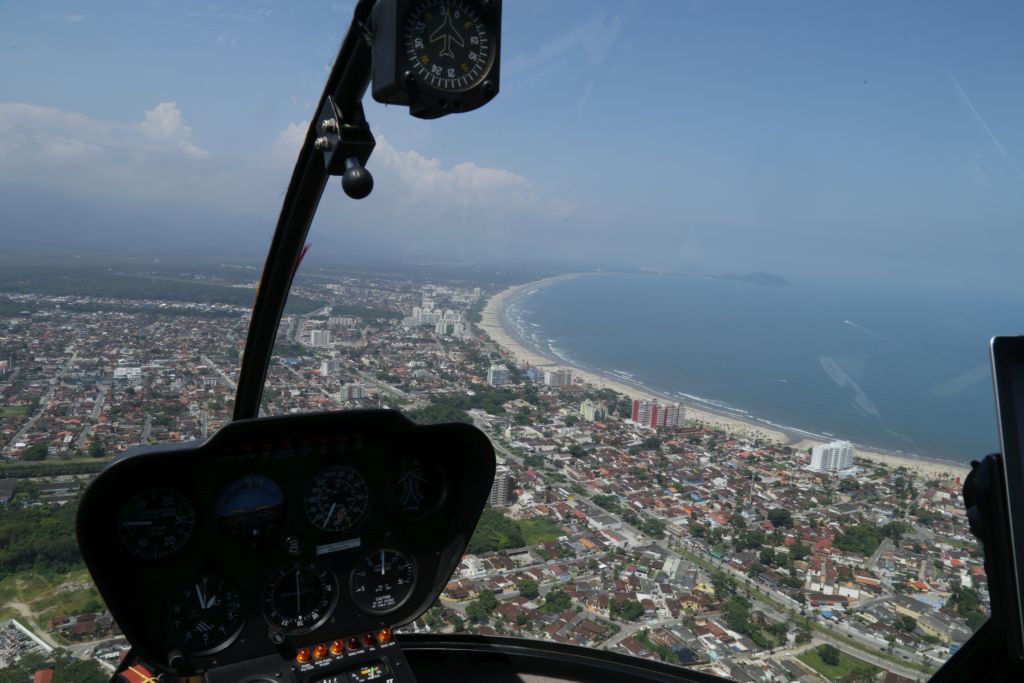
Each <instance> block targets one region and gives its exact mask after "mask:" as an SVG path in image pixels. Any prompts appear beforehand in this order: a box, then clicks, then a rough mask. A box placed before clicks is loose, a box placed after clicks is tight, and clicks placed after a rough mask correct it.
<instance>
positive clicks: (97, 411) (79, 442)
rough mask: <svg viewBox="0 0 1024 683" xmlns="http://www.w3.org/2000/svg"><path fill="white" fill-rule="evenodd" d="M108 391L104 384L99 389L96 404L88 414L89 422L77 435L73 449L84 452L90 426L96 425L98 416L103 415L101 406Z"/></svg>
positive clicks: (90, 429) (90, 430) (90, 431)
mask: <svg viewBox="0 0 1024 683" xmlns="http://www.w3.org/2000/svg"><path fill="white" fill-rule="evenodd" d="M108 391H110V387H109V386H107V385H106V384H104V385H103V386H101V387H100V390H99V393H97V394H96V403H95V404H94V405H93V407H92V413H90V414H89V420H88V421H87V422H86V423H85V426H84V427H82V432H81V433H80V434H79V435H78V439H76V440H75V448H76V449H78V450H80V451H81V450H85V441H86V439H88V438H89V434H91V433H92V426H93V425H94V424H96V420H98V419H100V415H101V414H102V413H103V404H104V403H105V402H106V400H107V392H108Z"/></svg>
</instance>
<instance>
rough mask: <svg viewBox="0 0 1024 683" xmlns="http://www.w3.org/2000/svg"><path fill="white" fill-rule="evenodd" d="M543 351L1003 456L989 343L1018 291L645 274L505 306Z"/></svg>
mask: <svg viewBox="0 0 1024 683" xmlns="http://www.w3.org/2000/svg"><path fill="white" fill-rule="evenodd" d="M503 321H504V323H505V326H506V327H507V328H508V329H509V331H510V332H512V333H513V334H514V335H515V336H517V337H518V338H519V340H520V341H521V342H523V343H524V344H526V345H528V346H532V347H533V348H534V349H536V350H537V351H540V352H541V353H543V354H545V355H548V356H554V357H558V358H559V359H561V360H562V361H563V362H566V363H572V364H573V365H577V366H579V367H584V368H587V369H589V370H598V371H603V372H605V373H608V374H612V375H615V376H617V377H618V378H619V379H623V380H628V381H632V382H634V383H640V384H643V385H644V386H646V387H648V388H650V389H652V390H656V391H659V392H664V393H669V394H671V395H673V396H677V397H679V398H680V400H683V401H684V402H687V401H689V402H690V403H691V404H694V405H697V404H701V403H702V404H704V406H705V407H711V408H716V409H718V410H721V411H726V412H730V413H732V414H735V415H736V416H738V417H746V418H750V419H758V420H762V421H764V422H767V423H769V424H773V425H777V426H783V427H786V428H790V429H797V430H803V431H806V432H809V433H813V434H815V435H820V436H823V437H834V438H839V439H847V440H850V441H853V442H854V443H857V444H861V445H865V446H869V447H873V448H880V449H884V450H888V451H895V452H900V453H906V454H910V455H917V456H921V457H927V458H937V459H944V460H953V461H956V462H969V461H970V460H971V459H972V458H976V457H979V456H982V455H984V454H986V453H989V452H992V451H995V450H998V433H997V428H996V418H995V408H994V401H993V394H992V378H991V371H990V368H989V356H988V340H989V339H990V338H991V337H992V336H993V335H996V334H1021V333H1022V332H1024V306H1022V305H1021V304H1020V303H1019V302H1014V301H1012V299H1011V298H1010V297H1009V296H1004V297H1002V298H998V297H996V298H994V297H991V296H982V295H980V294H964V293H950V292H942V293H936V292H924V291H902V292H893V291H888V290H885V289H881V288H877V287H872V286H865V287H831V286H827V287H826V286H812V285H804V284H794V285H789V286H766V285H757V284H751V283H746V282H736V281H731V280H720V279H712V278H698V277H683V276H664V275H648V274H601V275H581V276H575V277H571V278H568V279H563V280H559V281H555V282H552V283H549V284H545V285H542V286H535V287H529V288H526V289H525V290H523V291H522V292H521V293H520V294H519V296H517V297H516V298H514V299H512V300H510V301H508V302H507V303H506V306H505V309H504V311H503Z"/></svg>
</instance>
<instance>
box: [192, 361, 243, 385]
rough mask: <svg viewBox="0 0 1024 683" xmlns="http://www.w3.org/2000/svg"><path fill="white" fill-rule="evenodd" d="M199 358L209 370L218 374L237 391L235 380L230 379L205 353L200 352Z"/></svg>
mask: <svg viewBox="0 0 1024 683" xmlns="http://www.w3.org/2000/svg"><path fill="white" fill-rule="evenodd" d="M199 358H200V360H202V361H203V365H206V366H208V367H209V368H210V369H211V370H213V371H214V372H216V373H217V374H218V375H220V378H221V379H222V380H224V383H225V384H227V385H228V386H229V387H231V388H232V389H233V390H235V391H238V384H237V383H236V382H235V380H233V379H231V377H230V376H229V375H228V374H227V373H226V372H224V371H223V370H221V369H220V368H219V367H218V366H217V364H216V363H214V362H213V361H212V360H210V357H209V356H207V355H206V354H200V355H199Z"/></svg>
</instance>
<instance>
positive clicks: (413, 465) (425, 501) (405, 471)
mask: <svg viewBox="0 0 1024 683" xmlns="http://www.w3.org/2000/svg"><path fill="white" fill-rule="evenodd" d="M446 494H447V486H446V485H445V480H444V476H443V473H442V472H441V468H440V467H438V466H437V465H436V464H434V463H424V462H423V461H422V460H420V459H419V458H405V459H404V460H402V461H400V462H399V463H398V467H397V469H396V470H395V479H394V496H395V499H394V500H395V512H396V513H397V515H398V517H400V518H402V519H405V520H410V521H412V520H417V519H422V518H423V517H425V516H427V515H429V514H430V513H431V512H433V511H435V510H436V509H437V508H438V507H439V506H440V505H441V503H443V502H444V498H445V495H446Z"/></svg>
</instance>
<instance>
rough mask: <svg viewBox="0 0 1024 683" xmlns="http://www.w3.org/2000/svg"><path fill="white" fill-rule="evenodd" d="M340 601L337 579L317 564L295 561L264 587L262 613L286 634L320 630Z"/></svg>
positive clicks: (280, 570)
mask: <svg viewBox="0 0 1024 683" xmlns="http://www.w3.org/2000/svg"><path fill="white" fill-rule="evenodd" d="M337 601H338V580H337V578H335V576H334V574H333V573H332V572H331V571H330V570H329V569H327V568H325V567H322V566H320V565H319V564H317V563H316V562H295V563H293V564H290V565H288V566H286V567H284V568H282V569H279V570H278V571H276V572H274V573H273V574H271V576H270V578H269V579H268V580H267V584H266V586H265V587H264V588H263V614H264V616H265V617H266V618H267V621H269V622H270V624H271V625H272V626H276V627H278V628H280V629H281V630H282V631H283V632H284V633H285V634H286V635H301V634H303V633H309V632H310V631H313V630H314V629H316V628H319V627H320V625H321V624H323V623H324V622H325V621H327V619H328V617H330V616H331V612H332V611H333V610H334V605H335V604H336V603H337Z"/></svg>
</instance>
